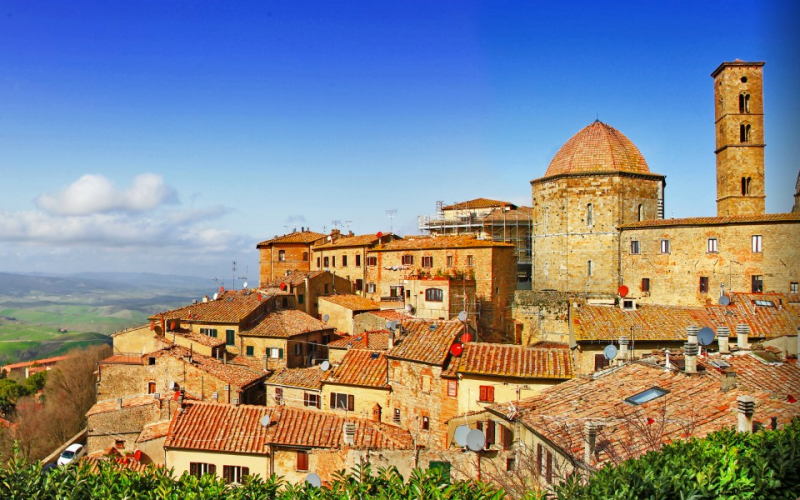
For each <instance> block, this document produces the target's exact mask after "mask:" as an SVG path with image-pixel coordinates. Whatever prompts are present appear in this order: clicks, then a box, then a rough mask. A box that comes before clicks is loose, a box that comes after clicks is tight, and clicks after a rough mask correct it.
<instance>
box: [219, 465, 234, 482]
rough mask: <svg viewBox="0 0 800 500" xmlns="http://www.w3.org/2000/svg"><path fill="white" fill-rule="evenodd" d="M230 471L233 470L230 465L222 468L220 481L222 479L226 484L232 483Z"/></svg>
mask: <svg viewBox="0 0 800 500" xmlns="http://www.w3.org/2000/svg"><path fill="white" fill-rule="evenodd" d="M231 469H233V467H231V466H230V465H223V466H222V479H224V480H225V482H226V483H232V482H233V474H231V473H232V472H233V471H232V470H231Z"/></svg>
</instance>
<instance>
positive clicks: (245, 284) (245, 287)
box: [242, 281, 247, 290]
mask: <svg viewBox="0 0 800 500" xmlns="http://www.w3.org/2000/svg"><path fill="white" fill-rule="evenodd" d="M242 288H243V289H245V290H247V282H246V281H245V282H244V284H243V285H242Z"/></svg>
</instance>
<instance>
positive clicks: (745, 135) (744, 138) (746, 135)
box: [739, 123, 750, 142]
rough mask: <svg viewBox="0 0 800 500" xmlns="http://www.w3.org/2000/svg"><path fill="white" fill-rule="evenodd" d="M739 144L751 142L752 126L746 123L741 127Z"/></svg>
mask: <svg viewBox="0 0 800 500" xmlns="http://www.w3.org/2000/svg"><path fill="white" fill-rule="evenodd" d="M739 142H750V125H748V124H746V123H742V124H741V125H739Z"/></svg>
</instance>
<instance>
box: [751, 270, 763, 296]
mask: <svg viewBox="0 0 800 500" xmlns="http://www.w3.org/2000/svg"><path fill="white" fill-rule="evenodd" d="M750 284H751V286H750V288H751V292H753V293H762V292H763V291H764V276H761V275H756V274H754V275H753V276H751V278H750Z"/></svg>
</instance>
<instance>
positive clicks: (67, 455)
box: [56, 444, 86, 465]
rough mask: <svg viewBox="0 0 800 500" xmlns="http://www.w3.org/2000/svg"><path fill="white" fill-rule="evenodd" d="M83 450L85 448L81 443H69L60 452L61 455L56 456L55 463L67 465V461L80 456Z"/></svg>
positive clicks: (84, 450)
mask: <svg viewBox="0 0 800 500" xmlns="http://www.w3.org/2000/svg"><path fill="white" fill-rule="evenodd" d="M85 452H86V448H84V447H83V445H82V444H71V445H69V446H67V449H66V450H64V451H62V452H61V456H60V457H58V460H57V461H56V463H57V464H58V465H67V464H68V463H70V462H72V461H74V460H77V459H79V458H81V457H82V456H83V454H84V453H85Z"/></svg>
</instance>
